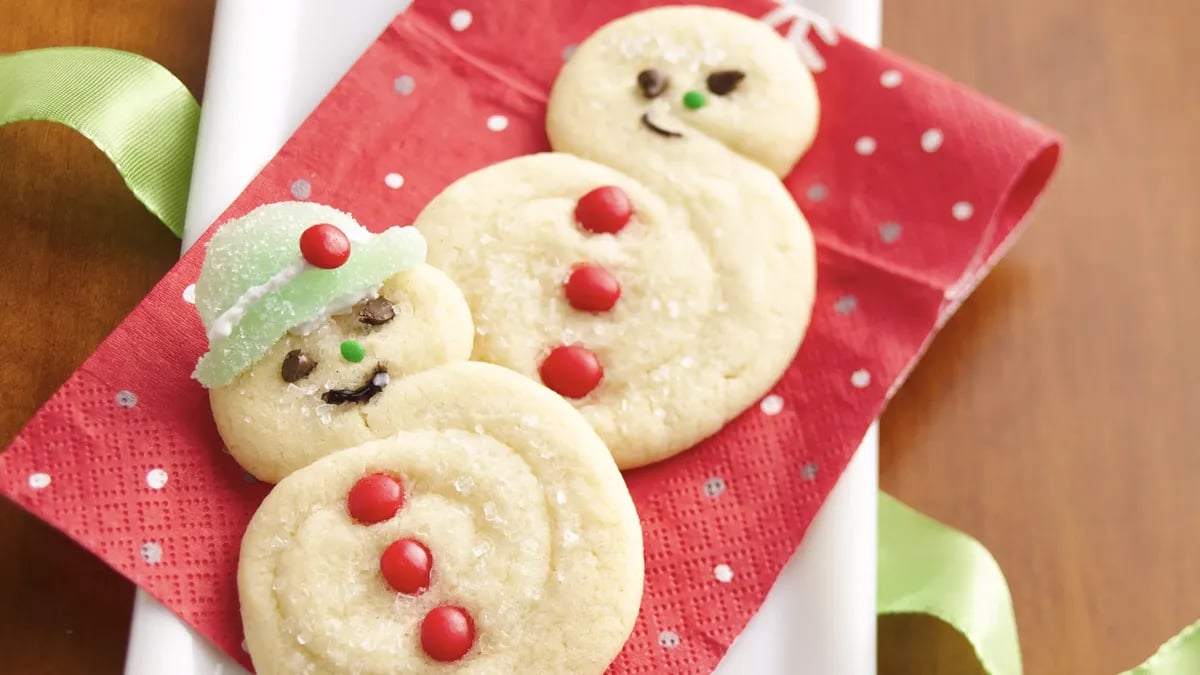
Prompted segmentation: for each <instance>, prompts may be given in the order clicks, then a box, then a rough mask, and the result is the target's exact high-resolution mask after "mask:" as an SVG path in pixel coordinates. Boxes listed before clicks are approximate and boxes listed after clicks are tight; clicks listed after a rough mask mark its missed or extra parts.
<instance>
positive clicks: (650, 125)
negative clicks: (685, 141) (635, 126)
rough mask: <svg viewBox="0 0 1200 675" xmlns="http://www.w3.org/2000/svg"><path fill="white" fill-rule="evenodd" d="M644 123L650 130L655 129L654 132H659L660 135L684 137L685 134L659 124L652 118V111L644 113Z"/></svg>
mask: <svg viewBox="0 0 1200 675" xmlns="http://www.w3.org/2000/svg"><path fill="white" fill-rule="evenodd" d="M642 125H643V126H644V127H646V128H647V129H649V130H650V131H653V132H654V133H656V134H658V135H659V136H665V137H667V138H682V137H683V134H681V133H680V132H678V131H671V130H670V129H664V128H662V127H660V126H658V125H657V124H655V123H654V121H653V120H651V119H650V113H648V112H646V113H642Z"/></svg>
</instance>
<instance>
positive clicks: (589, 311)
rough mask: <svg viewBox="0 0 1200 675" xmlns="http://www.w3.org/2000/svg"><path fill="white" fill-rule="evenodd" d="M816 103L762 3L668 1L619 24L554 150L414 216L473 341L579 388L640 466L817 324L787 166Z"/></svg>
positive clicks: (565, 82)
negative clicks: (461, 302)
mask: <svg viewBox="0 0 1200 675" xmlns="http://www.w3.org/2000/svg"><path fill="white" fill-rule="evenodd" d="M716 92H722V93H716ZM817 110H818V108H817V101H816V94H815V88H814V85H813V82H812V77H811V75H810V74H809V73H808V71H807V70H806V69H805V67H804V66H803V64H802V63H801V62H800V60H799V58H798V57H797V55H796V54H795V52H794V51H793V50H792V48H791V46H790V45H789V44H788V43H786V42H785V41H784V40H783V39H782V38H781V37H779V36H778V35H777V34H776V33H774V32H773V31H772V30H771V29H770V28H769V27H767V26H765V25H763V24H761V23H759V22H757V21H754V20H752V19H749V18H747V17H745V16H742V15H739V14H735V13H732V12H728V11H724V10H716V9H710V8H696V7H683V8H666V9H655V10H649V11H646V12H641V13H637V14H633V15H630V16H629V17H626V18H623V19H620V20H617V21H615V22H613V23H611V24H609V25H607V26H605V27H603V28H601V29H600V30H599V31H597V32H596V33H595V34H594V35H593V36H591V37H590V38H588V39H587V40H586V41H584V42H583V43H582V44H581V45H580V46H579V48H578V49H577V50H576V51H575V53H574V54H573V55H572V57H571V59H570V60H569V61H568V63H567V64H566V65H565V66H564V68H563V70H562V72H561V74H560V75H559V77H558V79H557V81H556V83H555V86H554V90H553V92H552V94H551V97H550V102H549V109H548V113H547V131H548V133H549V136H550V140H551V144H552V146H553V148H554V150H555V151H556V152H555V153H548V154H543V155H535V156H528V157H521V158H517V159H514V160H509V161H507V162H502V163H500V164H497V165H494V166H491V167H487V168H485V169H483V170H480V171H477V172H475V173H473V174H470V175H468V176H466V177H464V178H463V179H461V180H459V181H458V182H456V183H455V184H453V185H451V186H450V187H449V188H447V189H446V190H445V191H444V192H443V193H442V194H441V195H439V196H438V197H437V198H436V199H434V200H433V202H431V203H430V204H429V206H428V207H427V208H426V209H425V210H424V211H423V212H422V213H421V214H420V216H419V217H418V218H417V220H416V227H417V229H418V230H419V231H420V232H421V233H422V234H423V235H424V236H425V237H426V239H427V240H428V241H429V257H428V260H429V262H430V263H431V264H432V265H434V266H436V267H438V268H439V269H441V270H443V271H444V272H446V273H447V274H448V275H449V276H450V277H451V278H452V279H453V280H454V281H455V283H456V284H458V286H459V287H460V288H461V289H462V291H463V294H464V295H465V296H466V298H467V301H468V303H469V304H470V306H471V311H472V315H473V318H474V322H475V324H476V329H477V333H478V334H477V336H476V340H475V347H474V352H473V358H475V359H478V360H484V361H490V362H493V363H498V364H501V365H504V366H506V367H509V368H512V369H514V370H516V371H518V372H520V373H523V374H525V375H526V376H527V377H530V378H533V379H535V380H540V381H542V382H544V383H546V384H547V386H550V387H551V388H552V389H554V390H556V391H558V392H559V393H562V394H563V395H564V396H566V397H568V398H569V399H570V400H571V401H572V403H573V404H574V405H575V406H576V407H577V408H578V409H579V410H580V411H581V412H582V413H583V414H584V416H585V417H586V418H587V420H588V421H589V422H590V423H591V424H592V425H593V426H594V427H595V429H596V430H597V432H598V433H599V434H600V436H601V437H602V438H603V439H604V441H605V443H606V444H607V445H608V447H609V449H610V450H611V451H612V453H613V456H614V457H615V459H616V461H617V463H618V465H620V466H621V467H622V468H632V467H637V466H641V465H644V464H649V463H651V462H655V461H658V460H661V459H665V458H667V457H670V456H672V455H674V454H676V453H678V452H681V451H683V450H685V449H687V448H689V447H691V446H693V445H695V444H696V443H698V442H699V441H701V440H703V439H704V438H706V437H708V436H710V435H711V434H713V433H715V432H716V431H718V430H719V429H720V428H721V427H722V426H723V425H725V424H726V423H727V422H728V421H729V420H731V419H733V418H734V417H735V416H737V415H738V414H739V413H740V412H742V411H743V410H745V409H746V408H747V407H749V406H751V405H753V403H754V402H755V401H756V400H757V399H758V398H760V397H761V396H763V395H764V394H765V393H767V391H768V390H769V389H770V387H771V386H772V385H773V384H774V383H775V382H776V381H777V380H778V378H779V377H780V376H781V375H782V373H783V371H784V370H785V369H786V368H787V366H788V365H789V364H790V363H791V361H792V359H793V358H794V356H795V354H796V351H797V349H798V348H799V345H800V343H801V341H802V339H803V336H804V333H805V331H806V329H807V326H808V322H809V318H810V316H811V311H812V303H813V298H814V296H815V285H816V262H815V253H814V245H813V239H812V234H811V231H810V230H809V227H808V224H807V222H806V221H805V219H804V216H803V215H802V214H801V213H800V211H799V209H798V208H797V206H796V204H795V201H794V200H793V199H792V197H791V195H790V194H789V193H788V192H787V190H786V189H785V188H784V186H783V185H782V183H781V182H780V180H779V176H781V175H783V174H785V173H786V172H787V171H788V170H790V168H791V166H792V165H793V164H794V163H795V161H796V160H797V159H798V158H799V157H800V155H801V154H803V152H804V150H805V149H807V147H808V145H809V144H810V143H811V140H812V137H813V135H814V133H815V129H816V122H817V114H818V113H817ZM596 190H601V191H607V192H606V193H602V194H601V195H600V198H596V193H595V192H594V191H596ZM581 267H586V268H589V269H588V271H587V278H586V279H585V280H584V281H585V282H586V283H584V284H582V290H581V289H580V288H576V287H573V285H574V282H575V275H576V273H577V271H578V270H579V269H580V268H581ZM597 270H598V271H597ZM614 298H615V299H614ZM561 347H569V348H570V351H564V350H560V348H561Z"/></svg>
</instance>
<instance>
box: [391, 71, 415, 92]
mask: <svg viewBox="0 0 1200 675" xmlns="http://www.w3.org/2000/svg"><path fill="white" fill-rule="evenodd" d="M392 88H393V89H395V90H396V93H397V94H400V95H401V96H408V95H409V94H411V93H413V89H416V88H417V81H416V80H414V79H413V76H412V75H401V76H400V77H397V78H396V79H395V80H394V81H392Z"/></svg>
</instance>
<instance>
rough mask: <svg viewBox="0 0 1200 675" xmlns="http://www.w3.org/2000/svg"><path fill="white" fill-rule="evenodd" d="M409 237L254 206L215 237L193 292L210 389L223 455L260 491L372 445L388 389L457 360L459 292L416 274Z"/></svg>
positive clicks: (464, 319) (312, 213) (200, 373)
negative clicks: (330, 457) (374, 418)
mask: <svg viewBox="0 0 1200 675" xmlns="http://www.w3.org/2000/svg"><path fill="white" fill-rule="evenodd" d="M424 255H425V243H424V240H423V239H422V238H421V236H420V234H419V233H417V232H416V231H415V230H413V229H412V228H392V229H390V230H387V231H385V232H384V233H382V234H379V235H372V234H370V233H369V232H367V231H366V230H365V229H364V228H362V227H361V226H360V225H358V224H357V223H356V222H354V220H353V219H351V218H350V216H348V215H346V214H344V213H341V212H339V211H337V210H335V209H332V208H330V207H327V206H321V205H318V204H311V203H301V202H284V203H278V204H268V205H266V206H262V207H260V208H258V209H256V210H254V211H252V212H251V213H249V214H247V215H246V216H244V217H242V218H239V219H236V220H234V221H231V222H229V223H227V224H225V225H223V226H222V227H221V229H220V230H218V231H217V233H216V234H214V236H213V238H212V240H211V241H210V243H209V245H208V250H207V252H206V257H205V261H204V266H203V268H202V271H201V273H200V278H199V280H198V281H197V282H196V308H197V310H198V311H199V313H200V317H201V319H202V321H203V323H204V325H205V328H206V330H207V331H208V336H209V342H210V350H209V352H208V353H207V354H206V355H205V356H204V357H203V358H201V360H200V363H199V364H198V366H197V369H196V377H197V379H199V380H200V381H201V383H203V384H205V385H206V386H209V387H210V392H209V398H210V401H211V404H212V410H213V417H214V418H215V420H216V422H217V428H218V430H219V431H220V433H221V437H222V439H223V440H224V441H225V444H226V446H227V448H228V449H229V452H230V454H232V455H233V457H234V458H235V459H236V460H237V461H238V463H239V464H241V465H242V466H243V467H244V468H245V469H246V470H247V471H249V472H250V473H251V474H253V475H254V476H256V477H257V478H259V479H260V480H264V481H267V482H276V481H278V480H279V479H281V478H283V477H284V476H286V475H287V474H288V473H290V472H292V471H294V470H296V469H298V468H300V467H302V466H304V465H306V464H308V463H310V462H312V461H313V460H315V459H317V458H319V457H321V456H323V455H325V454H327V453H329V452H331V451H333V450H338V449H341V448H345V447H349V446H352V445H358V444H360V443H362V442H364V441H366V440H370V439H372V438H377V437H378V434H377V433H375V432H373V431H372V430H371V429H370V428H369V427H368V425H367V423H366V422H365V419H366V413H367V411H369V410H371V409H373V408H375V407H378V406H379V405H380V403H381V401H383V400H385V399H386V398H387V396H388V387H389V385H390V383H391V382H393V381H395V380H397V379H398V378H401V377H403V376H405V375H408V374H410V373H413V372H418V371H421V370H424V369H426V368H430V367H432V366H436V365H439V364H442V363H447V362H452V361H459V360H463V359H466V358H467V357H468V356H469V355H470V351H471V339H472V325H471V318H470V313H469V309H468V308H467V306H466V303H465V301H464V300H463V298H462V294H461V293H460V292H459V291H458V289H457V288H456V287H455V285H454V284H453V283H452V282H451V281H450V280H449V279H448V278H447V277H446V276H445V275H444V274H442V273H440V272H438V271H437V270H435V269H433V268H432V267H429V266H427V265H424V264H422V263H421V260H422V258H423V257H424Z"/></svg>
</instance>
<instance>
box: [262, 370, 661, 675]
mask: <svg viewBox="0 0 1200 675" xmlns="http://www.w3.org/2000/svg"><path fill="white" fill-rule="evenodd" d="M391 402H392V405H393V406H394V410H392V411H391V413H392V414H389V415H387V416H386V417H383V416H380V417H379V420H378V424H379V428H380V429H386V430H387V433H386V434H385V435H384V437H383V438H381V439H379V440H374V441H370V442H368V443H365V444H363V445H360V446H356V447H352V448H349V449H345V450H341V451H338V452H335V453H333V454H331V455H329V456H326V457H324V458H322V459H320V460H317V461H316V462H314V463H313V464H311V465H309V466H307V467H304V468H303V469H300V470H298V471H296V472H295V473H293V474H291V475H289V476H288V477H287V478H285V479H284V480H283V481H281V482H280V483H279V484H278V485H277V486H276V487H275V489H274V490H273V491H272V492H271V494H270V495H269V496H268V497H267V498H266V500H265V501H264V502H263V504H262V505H261V506H260V507H259V510H258V512H257V513H256V514H255V516H254V518H253V519H252V520H251V523H250V525H249V527H248V528H247V531H246V535H245V537H244V538H243V541H242V549H241V555H240V561H239V569H238V591H239V597H240V601H241V612H242V617H243V625H244V626H245V631H246V645H247V647H248V649H249V652H250V655H251V657H252V659H253V661H254V666H255V669H256V671H257V672H258V673H261V674H262V675H273V674H276V673H280V674H283V673H287V674H290V673H351V672H354V673H426V672H428V673H443V672H470V673H600V672H602V671H603V670H604V668H605V667H606V666H607V665H608V664H609V663H610V662H611V661H612V659H613V658H614V657H615V656H616V654H617V653H618V651H619V650H620V649H621V646H622V645H623V644H624V642H625V640H626V638H627V637H628V636H629V633H630V631H631V629H632V627H633V623H634V619H635V617H636V615H637V611H638V607H639V604H640V599H641V592H642V584H643V571H644V570H643V563H642V539H641V529H640V525H639V522H638V518H637V513H636V512H635V510H634V508H633V502H632V499H631V498H630V496H629V493H628V491H627V490H626V489H625V486H624V482H623V481H622V479H621V476H620V473H619V472H618V471H617V468H616V466H615V465H614V464H613V461H612V459H611V458H610V456H609V455H608V451H607V450H606V449H605V447H604V445H603V444H602V443H601V442H600V439H599V438H597V436H596V434H595V433H594V432H593V431H592V430H591V429H590V428H589V427H588V425H587V423H586V422H585V421H584V420H583V419H582V418H581V417H580V416H579V414H578V413H577V412H576V411H575V410H573V409H572V408H571V406H570V405H568V404H566V403H565V402H564V401H562V399H560V398H558V397H557V396H555V395H553V394H551V393H550V392H549V391H547V390H545V389H543V388H542V387H539V386H537V385H536V384H534V383H532V382H530V381H528V380H527V379H525V378H523V377H521V376H520V375H517V374H516V373H513V372H512V371H509V370H506V369H503V368H500V367H498V366H492V365H487V364H480V363H466V362H464V363H457V364H449V365H446V366H442V367H438V368H434V369H431V370H428V371H425V372H422V373H419V374H417V375H414V376H412V377H410V378H407V379H405V380H404V381H402V382H398V383H396V385H395V390H394V396H393V398H392V399H391Z"/></svg>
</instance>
